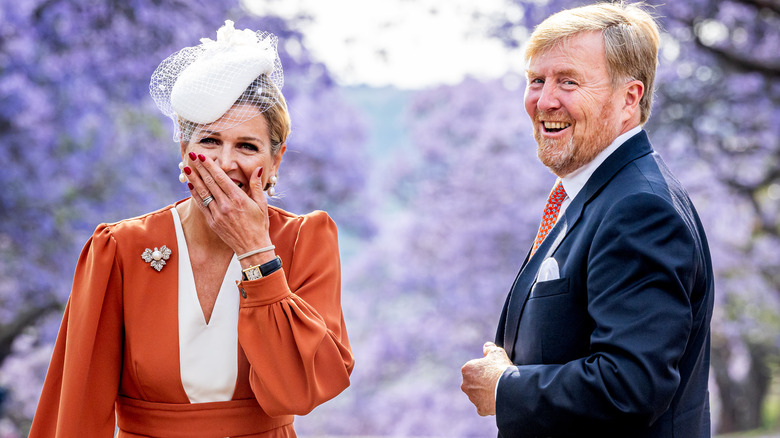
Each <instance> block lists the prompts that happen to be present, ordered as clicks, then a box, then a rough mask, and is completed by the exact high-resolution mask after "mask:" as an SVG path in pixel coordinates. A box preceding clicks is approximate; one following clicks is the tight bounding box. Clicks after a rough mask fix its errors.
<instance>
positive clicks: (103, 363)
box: [29, 225, 122, 438]
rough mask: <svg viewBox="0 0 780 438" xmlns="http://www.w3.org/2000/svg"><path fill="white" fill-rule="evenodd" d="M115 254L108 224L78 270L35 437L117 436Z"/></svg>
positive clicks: (119, 305) (117, 296)
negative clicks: (115, 409) (115, 414)
mask: <svg viewBox="0 0 780 438" xmlns="http://www.w3.org/2000/svg"><path fill="white" fill-rule="evenodd" d="M115 255H116V242H115V241H114V239H113V237H112V236H111V234H110V231H109V228H108V226H106V225H101V226H99V227H98V228H97V229H96V230H95V233H94V234H93V235H92V237H91V238H90V240H89V241H88V242H87V244H86V245H85V246H84V249H83V250H82V252H81V257H80V258H79V261H78V265H77V267H76V272H75V275H74V279H73V289H72V291H71V295H70V298H69V299H68V304H67V306H66V308H65V315H64V317H63V320H62V325H61V326H60V331H59V334H58V336H57V342H56V344H55V346H54V353H53V355H52V359H51V363H50V364H49V370H48V373H47V375H46V380H45V383H44V386H43V392H42V394H41V398H40V401H39V403H38V408H37V411H36V413H35V417H34V419H33V424H32V429H31V430H30V435H29V436H30V437H32V438H35V437H45V438H76V437H79V438H82V437H87V438H89V437H112V436H113V435H114V425H115V419H114V401H115V400H116V397H117V392H118V388H119V378H120V372H121V366H122V365H121V364H122V298H121V294H122V286H121V281H122V280H121V274H120V270H119V266H118V263H117V261H116V258H115ZM85 413H88V414H85Z"/></svg>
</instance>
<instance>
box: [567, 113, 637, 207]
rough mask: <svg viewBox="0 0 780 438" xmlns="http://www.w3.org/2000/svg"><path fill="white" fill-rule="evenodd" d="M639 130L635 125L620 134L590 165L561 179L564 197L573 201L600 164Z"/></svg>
mask: <svg viewBox="0 0 780 438" xmlns="http://www.w3.org/2000/svg"><path fill="white" fill-rule="evenodd" d="M641 130H642V126H641V125H637V126H635V127H634V128H632V129H630V130H628V131H626V132H624V133H623V134H620V135H619V136H618V137H617V138H616V139H615V140H613V141H612V143H610V145H609V146H607V147H606V148H604V150H603V151H601V152H599V154H598V155H596V157H595V158H593V160H591V162H590V163H588V164H586V165H584V166H582V167H580V168H579V169H577V170H575V171H574V172H572V173H570V174H568V175H566V176H565V177H563V178H561V184H563V188H564V190H566V196H567V197H569V198H570V199H574V197H575V196H577V193H579V192H580V190H582V188H583V187H585V184H586V183H587V182H588V180H589V179H590V176H591V175H593V172H595V171H596V169H598V168H599V166H601V163H603V162H604V160H606V159H607V157H609V156H610V155H612V153H613V152H615V151H616V150H617V149H618V148H619V147H620V146H621V145H622V144H623V143H625V142H626V140H628V139H629V138H631V137H633V136H634V135H636V134H638V133H639V132H640V131H641Z"/></svg>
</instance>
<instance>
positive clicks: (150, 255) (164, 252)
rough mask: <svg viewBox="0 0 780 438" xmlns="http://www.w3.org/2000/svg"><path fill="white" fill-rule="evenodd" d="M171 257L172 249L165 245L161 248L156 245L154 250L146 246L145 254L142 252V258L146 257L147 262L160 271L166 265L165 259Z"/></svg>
mask: <svg viewBox="0 0 780 438" xmlns="http://www.w3.org/2000/svg"><path fill="white" fill-rule="evenodd" d="M170 257H171V250H170V249H168V247H167V246H165V245H163V246H162V248H160V249H157V247H154V249H153V250H151V249H149V248H146V249H145V250H144V252H143V254H141V258H142V259H144V261H145V262H146V263H149V264H151V265H152V267H153V268H154V269H156V270H157V272H160V270H161V269H162V268H163V266H165V261H166V260H168V259H169V258H170Z"/></svg>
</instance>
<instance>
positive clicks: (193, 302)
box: [171, 207, 241, 403]
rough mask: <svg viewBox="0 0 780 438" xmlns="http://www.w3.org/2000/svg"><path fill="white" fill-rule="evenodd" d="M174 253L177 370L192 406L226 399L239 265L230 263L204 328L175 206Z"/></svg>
mask: <svg viewBox="0 0 780 438" xmlns="http://www.w3.org/2000/svg"><path fill="white" fill-rule="evenodd" d="M171 212H172V215H173V223H174V226H175V228H176V240H177V244H178V249H179V312H178V313H179V368H180V370H181V383H182V386H183V387H184V391H185V392H186V393H187V397H188V398H189V399H190V402H191V403H205V402H215V401H228V400H231V399H232V398H233V392H234V391H235V389H236V379H237V377H238V307H239V298H238V293H237V292H236V280H240V279H241V264H240V263H239V261H238V260H236V256H235V255H233V258H232V259H231V260H230V264H229V265H228V268H227V271H226V273H225V278H224V279H223V281H222V286H221V288H220V290H219V295H217V300H216V302H215V303H214V310H213V311H212V313H211V319H210V320H209V323H208V324H206V319H205V317H204V316H203V309H202V308H201V306H200V301H198V293H197V291H196V289H195V278H194V276H193V273H192V264H191V263H190V255H189V251H188V248H187V241H186V240H185V238H184V231H183V230H182V227H181V219H180V218H179V213H178V212H177V211H176V208H175V207H174V208H172V209H171Z"/></svg>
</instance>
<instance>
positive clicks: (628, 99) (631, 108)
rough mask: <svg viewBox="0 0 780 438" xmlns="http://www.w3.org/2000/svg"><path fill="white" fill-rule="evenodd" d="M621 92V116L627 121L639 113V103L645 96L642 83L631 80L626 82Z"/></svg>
mask: <svg viewBox="0 0 780 438" xmlns="http://www.w3.org/2000/svg"><path fill="white" fill-rule="evenodd" d="M623 90H624V91H623V114H624V115H625V116H626V117H625V119H627V120H629V119H631V118H633V117H634V116H635V115H636V114H637V113H638V112H639V111H640V108H639V102H641V101H642V96H644V94H645V85H644V84H643V83H642V81H638V80H633V81H630V82H627V83H626V85H625V86H624V88H623Z"/></svg>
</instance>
